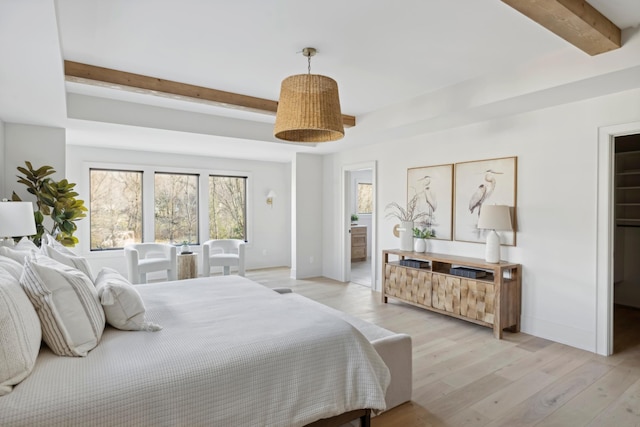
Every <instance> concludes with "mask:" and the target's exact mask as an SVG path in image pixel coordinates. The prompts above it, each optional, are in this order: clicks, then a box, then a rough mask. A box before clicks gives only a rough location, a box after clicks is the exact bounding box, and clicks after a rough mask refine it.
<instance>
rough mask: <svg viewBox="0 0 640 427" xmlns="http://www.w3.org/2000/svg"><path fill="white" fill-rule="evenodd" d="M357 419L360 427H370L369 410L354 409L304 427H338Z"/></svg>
mask: <svg viewBox="0 0 640 427" xmlns="http://www.w3.org/2000/svg"><path fill="white" fill-rule="evenodd" d="M357 419H360V427H371V409H356V410H355V411H349V412H345V413H344V414H340V415H336V416H335V417H331V418H323V419H321V420H318V421H315V422H313V423H311V424H307V425H306V426H305V427H340V426H341V425H343V424H346V423H349V422H351V421H354V420H357Z"/></svg>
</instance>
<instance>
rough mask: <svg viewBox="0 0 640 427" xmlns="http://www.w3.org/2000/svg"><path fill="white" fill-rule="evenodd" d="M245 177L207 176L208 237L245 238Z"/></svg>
mask: <svg viewBox="0 0 640 427" xmlns="http://www.w3.org/2000/svg"><path fill="white" fill-rule="evenodd" d="M246 209H247V178H246V177H238V176H220V175H211V176H209V238H211V239H242V240H246V239H247V226H246Z"/></svg>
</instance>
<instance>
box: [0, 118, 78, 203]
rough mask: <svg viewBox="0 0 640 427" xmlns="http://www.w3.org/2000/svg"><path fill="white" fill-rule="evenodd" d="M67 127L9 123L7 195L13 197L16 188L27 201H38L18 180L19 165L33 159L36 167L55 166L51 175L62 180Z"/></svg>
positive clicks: (7, 133)
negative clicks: (54, 171) (12, 193)
mask: <svg viewBox="0 0 640 427" xmlns="http://www.w3.org/2000/svg"><path fill="white" fill-rule="evenodd" d="M65 136H66V131H65V129H61V128H54V127H48V126H33V125H25V124H16V123H5V125H4V137H5V142H4V143H5V151H4V154H5V158H4V167H5V169H4V180H5V194H7V196H4V197H7V198H11V192H12V191H15V192H16V193H17V194H18V195H19V196H20V197H21V198H22V199H23V200H25V201H35V197H33V196H31V195H30V194H29V193H27V191H26V188H27V187H25V186H24V185H22V184H19V183H18V182H16V180H17V178H16V175H17V174H18V171H17V170H16V168H17V167H18V166H24V162H25V161H30V162H31V164H32V165H33V167H34V168H39V167H41V166H45V165H48V166H52V167H53V168H54V169H55V170H56V172H57V173H55V174H53V175H51V178H53V179H56V180H59V179H62V178H63V177H64V171H65Z"/></svg>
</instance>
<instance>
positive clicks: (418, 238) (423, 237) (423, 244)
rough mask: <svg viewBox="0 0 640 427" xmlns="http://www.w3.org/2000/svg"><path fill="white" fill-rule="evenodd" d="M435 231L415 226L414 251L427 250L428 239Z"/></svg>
mask: <svg viewBox="0 0 640 427" xmlns="http://www.w3.org/2000/svg"><path fill="white" fill-rule="evenodd" d="M433 235H434V234H433V231H431V230H429V229H427V228H426V227H425V228H418V227H414V228H413V251H414V252H426V251H427V239H429V238H431V237H433Z"/></svg>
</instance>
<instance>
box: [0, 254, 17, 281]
mask: <svg viewBox="0 0 640 427" xmlns="http://www.w3.org/2000/svg"><path fill="white" fill-rule="evenodd" d="M0 268H2V269H4V270H5V271H6V272H7V273H9V274H10V275H11V276H13V278H14V279H16V280H18V281H20V276H22V264H20V263H19V262H18V261H16V260H13V259H11V258H8V257H6V256H0Z"/></svg>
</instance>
